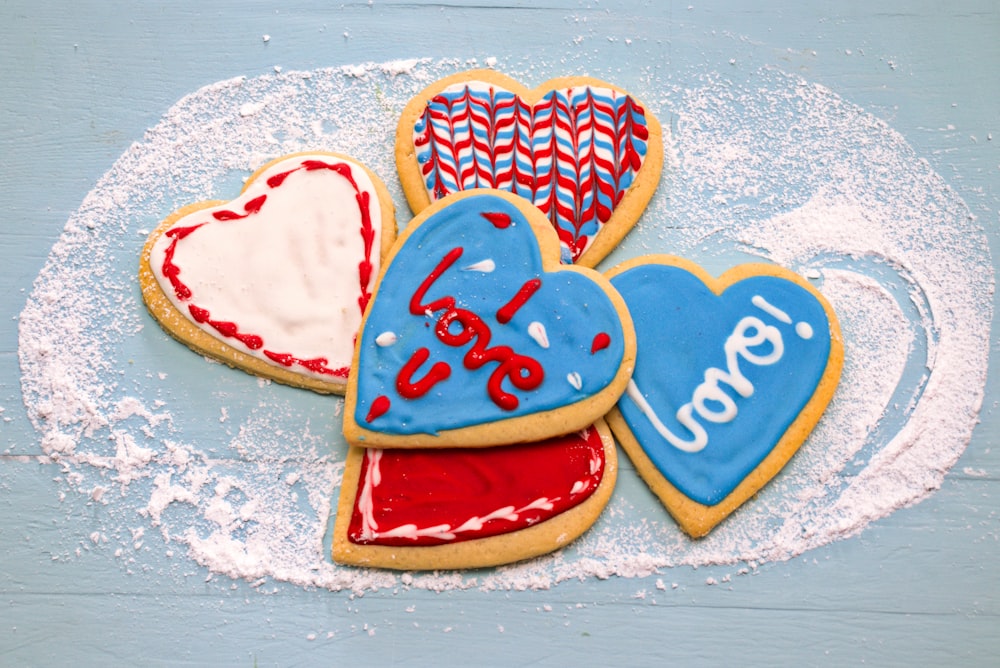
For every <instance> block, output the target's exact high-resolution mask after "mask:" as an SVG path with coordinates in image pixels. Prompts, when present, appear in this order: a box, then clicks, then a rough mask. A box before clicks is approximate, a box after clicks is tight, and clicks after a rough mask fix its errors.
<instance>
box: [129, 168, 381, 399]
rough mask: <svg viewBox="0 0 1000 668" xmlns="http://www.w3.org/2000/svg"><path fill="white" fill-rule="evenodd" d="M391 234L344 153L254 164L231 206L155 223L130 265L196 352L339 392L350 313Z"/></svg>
mask: <svg viewBox="0 0 1000 668" xmlns="http://www.w3.org/2000/svg"><path fill="white" fill-rule="evenodd" d="M394 239H395V219H394V215H393V206H392V200H391V198H390V196H389V193H388V191H387V190H386V188H385V186H384V185H383V184H382V182H381V181H379V179H378V178H377V177H376V176H375V175H374V174H372V173H371V172H370V171H368V170H367V169H366V168H365V167H364V166H362V165H361V164H359V163H357V162H355V161H354V160H351V159H350V158H347V157H344V156H341V155H336V154H333V153H301V154H294V155H289V156H285V157H283V158H279V159H277V160H275V161H273V162H270V163H268V164H266V165H264V166H263V167H262V168H260V169H259V170H257V171H256V172H255V173H254V174H253V175H252V176H251V177H250V179H249V180H248V181H247V183H246V186H245V187H244V189H243V192H242V194H241V195H240V196H239V197H238V198H236V199H234V200H232V201H230V202H218V201H213V202H200V203H197V204H192V205H190V206H186V207H184V208H182V209H180V210H178V211H176V212H174V213H173V214H171V215H170V216H169V217H168V218H167V219H166V220H164V221H163V222H162V223H161V224H160V225H159V226H158V227H157V228H156V229H155V230H154V231H153V232H152V233H151V234H150V235H149V239H148V240H147V242H146V245H145V247H144V248H143V252H142V258H141V260H140V266H139V283H140V286H141V288H142V296H143V299H144V300H145V302H146V306H147V307H148V309H149V311H150V313H151V314H152V315H153V317H154V318H155V319H156V320H157V321H158V322H159V323H160V325H162V326H163V328H164V329H165V330H166V331H167V332H169V333H170V334H171V335H172V336H174V337H176V338H177V339H179V340H180V341H181V342H183V343H185V344H187V345H188V346H190V347H191V348H193V349H194V350H195V351H197V352H199V353H202V354H204V355H207V356H209V357H213V358H215V359H218V360H220V361H222V362H225V363H226V364H228V365H230V366H233V367H236V368H240V369H243V370H244V371H248V372H250V373H252V374H256V375H258V376H262V377H265V378H270V379H273V380H276V381H278V382H281V383H286V384H288V385H295V386H298V387H304V388H308V389H311V390H315V391H317V392H335V393H339V394H343V392H344V388H345V386H346V383H347V375H348V370H349V368H350V364H351V358H352V356H353V351H354V339H355V335H356V333H357V331H358V326H359V325H360V323H361V315H362V313H363V312H364V309H365V307H366V305H367V303H368V301H369V299H370V298H371V293H372V288H373V286H374V284H375V277H376V276H377V275H378V271H379V269H380V268H381V258H382V257H383V255H384V254H385V253H386V252H387V251H388V249H389V247H390V246H391V244H392V242H393V240H394Z"/></svg>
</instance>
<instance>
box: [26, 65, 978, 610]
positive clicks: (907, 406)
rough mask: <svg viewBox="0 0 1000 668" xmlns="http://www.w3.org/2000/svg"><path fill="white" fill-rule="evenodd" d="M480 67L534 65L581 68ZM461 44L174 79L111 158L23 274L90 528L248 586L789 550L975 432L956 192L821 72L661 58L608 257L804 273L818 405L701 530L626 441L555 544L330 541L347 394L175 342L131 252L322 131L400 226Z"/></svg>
mask: <svg viewBox="0 0 1000 668" xmlns="http://www.w3.org/2000/svg"><path fill="white" fill-rule="evenodd" d="M489 64H490V65H495V66H497V67H498V68H499V69H503V70H504V71H505V72H507V73H509V74H511V75H513V76H515V77H517V78H520V79H521V80H522V81H525V82H526V83H529V84H532V85H533V84H536V83H539V82H540V81H542V80H544V79H545V78H549V77H550V76H556V75H558V74H565V73H566V72H552V73H550V74H549V73H547V74H546V75H542V74H541V73H540V72H539V69H538V68H537V67H536V66H535V65H526V64H525V63H524V62H501V61H496V60H491V62H490V63H489ZM472 66H476V63H474V62H460V61H438V62H430V61H423V60H407V61H396V62H391V63H383V64H358V65H351V66H348V67H345V68H340V69H326V70H315V71H310V72H275V73H273V74H269V75H265V76H261V77H255V78H240V79H234V80H230V81H224V82H220V83H217V84H214V85H211V86H208V87H206V88H203V89H201V90H198V91H196V92H194V93H192V94H191V95H189V96H187V97H185V98H184V99H182V100H180V101H179V102H178V103H177V104H176V105H175V106H174V107H173V108H171V109H170V110H169V111H168V112H167V113H166V114H165V115H164V117H163V119H162V120H161V121H160V123H158V124H157V125H156V126H155V127H153V128H151V129H150V130H149V131H148V132H147V133H146V135H145V136H144V137H143V138H142V140H141V141H139V142H137V143H135V144H134V145H133V146H132V147H130V148H129V150H128V151H127V152H126V153H125V154H124V155H123V156H121V158H119V160H118V161H117V162H116V163H115V164H114V165H113V166H112V168H111V169H110V170H109V171H108V173H107V174H105V175H104V176H103V177H102V178H101V179H100V181H99V182H98V183H97V185H96V187H95V188H94V189H93V191H92V192H91V193H90V194H89V195H88V196H87V197H86V199H85V201H84V202H83V203H82V205H81V206H80V208H79V210H78V211H77V212H76V213H75V214H74V215H73V216H72V217H71V219H70V220H69V221H68V222H67V224H66V228H65V230H64V232H63V234H62V236H61V237H60V239H59V240H58V242H57V243H56V245H55V247H54V248H53V249H52V251H51V253H50V255H49V258H48V262H47V263H46V265H45V267H44V268H43V270H42V272H41V274H40V275H39V276H38V279H37V280H36V282H35V284H34V288H33V291H32V293H31V296H30V299H29V301H28V303H27V306H26V307H25V309H24V311H23V312H22V314H21V316H20V339H19V349H18V350H19V355H20V361H21V369H22V389H23V396H24V401H25V404H26V406H27V408H28V413H29V416H30V419H31V420H32V423H33V425H34V426H35V428H36V429H37V431H38V433H39V435H40V442H41V447H42V450H43V452H44V454H45V456H46V457H47V458H49V459H50V460H52V461H54V462H56V463H57V464H59V465H60V466H61V467H62V475H61V476H60V477H59V481H60V482H59V484H60V485H61V486H62V488H61V489H60V491H59V492H58V493H60V494H65V493H67V492H70V491H72V492H76V493H81V494H84V495H87V496H88V497H89V498H90V499H91V500H92V501H93V502H94V503H100V504H102V505H103V506H104V507H105V508H106V510H107V513H106V514H105V516H104V519H103V520H101V521H102V525H101V526H97V527H94V530H93V532H92V533H90V536H91V539H92V540H93V541H94V543H95V544H97V543H108V542H112V543H117V544H120V545H121V547H120V548H118V550H117V551H116V554H117V555H118V556H119V557H120V558H121V559H122V560H123V561H124V562H125V563H127V564H132V563H133V562H135V561H136V560H137V559H140V560H141V559H142V557H140V556H139V552H140V551H141V550H151V549H157V550H162V552H163V554H164V555H166V557H167V558H172V559H175V560H176V559H189V560H193V561H194V562H197V563H198V564H200V565H202V566H203V567H205V568H207V569H208V570H209V572H210V574H218V575H221V576H228V577H232V578H242V579H246V580H248V581H250V582H251V583H253V584H254V586H258V587H260V586H264V584H265V583H267V582H269V581H282V582H289V583H294V584H297V585H301V586H303V587H308V588H316V589H323V590H350V591H364V590H371V589H380V588H386V587H394V586H398V585H400V584H402V585H403V586H406V587H414V588H423V589H429V590H436V591H437V590H444V589H454V588H480V589H529V588H545V587H551V586H553V585H555V584H556V583H558V582H560V581H564V580H568V579H579V578H607V577H610V576H625V577H640V576H647V575H651V574H653V573H656V572H662V570H663V569H665V568H670V567H674V566H679V565H692V566H700V565H709V564H758V563H762V562H765V561H772V560H782V559H788V558H791V557H793V556H796V555H798V554H801V553H803V552H804V551H806V550H810V549H813V548H815V547H818V546H821V545H824V544H826V543H829V542H831V541H833V540H837V539H839V538H842V537H845V536H851V535H854V534H857V533H858V532H860V531H861V530H863V529H864V527H865V526H866V525H867V524H869V523H870V522H871V521H873V520H875V519H878V518H880V517H884V516H885V515H887V514H889V513H891V512H892V511H894V510H895V509H898V508H901V507H904V506H906V505H909V504H912V503H915V502H917V501H919V500H920V499H922V498H924V497H926V496H927V495H928V494H929V493H931V492H932V491H933V490H935V489H936V488H938V487H939V486H940V484H941V481H942V479H943V477H944V475H945V473H946V472H947V471H948V470H949V468H950V467H951V466H952V465H953V464H954V463H955V461H956V460H957V459H958V457H959V455H960V454H961V453H962V451H963V450H964V448H965V446H966V444H967V443H968V441H969V438H970V436H971V432H972V428H973V426H974V424H975V422H976V418H977V412H978V410H979V404H980V402H981V400H982V396H983V387H984V383H985V377H986V376H985V374H986V364H987V358H988V341H989V327H990V322H991V318H992V298H991V295H992V290H993V281H994V277H993V274H992V268H991V267H992V265H991V262H990V259H989V257H988V251H987V250H986V241H985V237H984V234H983V232H982V230H981V229H979V228H978V227H977V225H976V224H975V221H974V220H973V219H972V218H971V216H970V214H969V210H968V208H967V207H966V206H965V204H964V203H963V202H962V201H961V200H960V199H959V198H958V196H957V195H956V194H955V193H954V192H953V191H952V190H951V189H949V188H948V187H947V185H946V184H945V183H944V181H943V180H942V179H941V178H940V177H939V176H938V175H936V174H935V173H934V172H933V170H932V169H931V168H930V166H929V165H928V164H927V163H926V162H924V161H922V160H920V159H919V157H918V156H916V155H914V153H913V151H912V149H910V148H909V147H908V146H907V145H906V143H905V142H904V140H903V139H902V138H901V137H900V136H899V135H898V134H897V133H895V132H894V131H892V130H891V129H890V128H889V127H888V126H887V125H886V124H885V123H884V122H882V121H880V120H878V119H876V118H874V117H873V116H871V115H870V114H867V113H866V112H864V111H863V110H861V109H859V108H857V107H856V106H854V105H851V104H849V103H847V102H845V101H844V100H842V99H840V98H839V97H838V96H837V95H835V94H834V93H833V92H831V91H829V90H827V89H824V88H823V87H821V86H817V85H814V84H810V83H808V82H806V81H804V80H802V79H800V78H798V77H795V76H790V75H787V74H785V73H782V72H780V71H776V70H770V69H762V70H760V71H758V72H756V73H754V78H753V84H752V85H749V84H740V83H735V82H733V81H731V80H728V79H724V78H722V77H719V76H717V75H714V74H712V73H705V72H697V71H690V72H672V73H669V74H668V73H663V72H662V71H660V70H659V69H657V68H651V69H649V70H648V71H647V72H645V74H644V75H643V77H642V78H641V82H633V85H631V86H629V87H631V88H632V89H633V92H635V93H636V94H637V95H638V96H639V97H641V98H642V99H643V100H644V101H645V102H646V103H647V105H649V107H650V109H651V110H652V111H653V112H654V113H656V114H657V115H658V116H659V117H660V118H661V120H662V121H663V122H664V126H665V127H666V128H667V129H668V132H667V133H666V134H667V160H666V162H667V165H666V167H665V169H664V174H663V180H662V183H661V186H660V188H659V190H658V192H657V194H656V196H655V197H654V199H653V201H652V202H651V204H650V207H649V209H648V210H647V212H646V214H645V215H644V216H643V218H642V220H641V222H640V224H639V225H638V226H637V228H636V229H635V230H634V231H633V232H632V233H631V234H630V235H629V236H628V237H627V238H626V240H625V241H624V242H623V244H622V246H621V247H620V248H619V249H617V250H616V251H615V253H614V254H613V255H612V256H611V257H610V258H609V259H608V260H606V261H605V263H604V265H603V266H602V268H604V269H606V268H609V267H610V266H612V265H613V264H615V263H617V262H618V261H620V260H623V259H625V258H628V257H632V256H635V255H638V254H641V253H646V252H669V253H674V254H679V255H684V256H686V257H689V258H691V259H693V260H695V261H697V262H700V263H702V264H704V265H705V266H706V267H709V268H714V267H718V268H719V271H721V270H722V269H724V268H725V267H728V266H731V265H732V264H735V263H737V262H740V261H743V260H745V259H765V260H769V261H773V262H777V263H779V264H782V265H785V266H787V267H789V268H791V269H793V270H795V271H798V272H800V273H802V274H803V275H804V276H806V277H808V278H810V279H811V280H813V281H814V282H815V284H816V285H817V287H818V288H819V289H820V290H821V291H822V292H823V293H824V295H825V296H826V297H827V299H829V301H830V302H831V303H832V305H833V307H834V309H835V310H836V311H837V313H838V315H839V318H840V320H841V325H842V327H843V330H844V337H845V350H846V359H845V366H844V373H843V379H842V381H841V384H840V386H839V388H838V389H837V392H836V394H835V396H834V399H833V401H832V403H831V404H830V407H829V409H828V410H827V412H826V414H825V415H824V417H823V419H822V420H821V421H820V423H819V425H818V427H817V428H816V430H815V431H814V432H813V434H812V435H811V436H810V438H809V439H808V440H807V441H806V443H805V444H804V445H803V447H802V449H801V451H800V452H799V453H798V454H797V455H796V457H795V458H793V460H792V461H791V462H790V464H789V465H788V466H787V467H786V469H785V470H784V471H783V472H782V473H781V474H780V475H779V476H778V477H777V478H776V479H775V480H774V481H773V482H772V484H770V485H769V486H767V487H766V488H765V489H764V490H763V491H762V492H761V493H760V494H759V495H758V496H757V497H755V498H754V499H753V500H752V501H751V502H749V503H748V504H746V506H745V507H744V508H742V509H741V510H740V511H738V512H737V513H736V514H735V515H734V516H733V517H731V518H730V519H729V520H727V521H726V522H724V523H723V524H722V525H720V526H719V527H718V528H716V530H715V531H713V532H712V533H711V534H710V535H709V536H708V537H707V538H705V539H702V540H699V541H692V540H690V539H688V538H686V537H685V536H684V535H683V534H682V533H681V532H680V531H679V530H678V529H677V528H676V526H675V525H674V524H673V523H672V522H671V521H670V519H669V516H668V515H667V514H666V511H665V510H663V508H662V507H661V506H659V505H658V503H656V502H655V500H654V499H652V497H651V495H650V494H649V492H648V490H647V489H646V488H645V486H644V485H643V484H642V482H641V481H639V480H638V478H637V477H636V476H635V473H634V471H632V470H631V468H630V466H629V464H628V462H627V460H624V459H623V461H622V471H621V474H620V476H619V483H618V487H617V489H616V493H615V496H614V497H613V499H612V501H611V503H610V504H609V507H608V509H607V510H606V512H605V513H604V514H603V515H602V516H601V518H600V519H599V520H598V522H597V524H596V525H595V526H594V527H593V529H592V530H591V531H589V532H588V533H587V534H585V535H584V536H583V537H582V538H581V539H580V540H578V541H576V542H575V543H574V544H573V545H571V546H570V547H569V548H567V549H564V550H561V551H560V552H558V553H555V554H552V555H548V556H546V557H542V558H539V559H535V560H532V561H530V562H527V563H522V564H515V565H511V566H507V567H502V568H497V569H491V570H486V571H476V572H474V573H461V572H458V573H423V574H396V573H391V572H384V571H377V570H375V571H370V570H363V569H355V568H349V567H341V566H338V565H335V564H333V563H332V562H331V561H330V558H329V556H328V555H329V543H330V535H329V534H330V526H331V516H332V513H333V512H334V507H335V505H336V498H337V493H338V488H339V483H340V476H341V473H342V468H343V461H344V457H345V454H346V445H345V443H344V441H343V437H342V435H341V434H340V412H341V410H342V407H343V403H342V400H341V399H338V398H332V397H321V396H318V395H314V394H311V393H309V392H304V391H298V390H294V389H290V388H286V387H281V386H278V385H275V384H271V383H267V382H263V381H259V380H257V379H254V378H252V377H250V376H248V375H246V374H242V373H240V372H235V371H232V370H230V369H228V368H226V367H224V366H222V365H219V364H214V363H210V362H209V361H207V360H205V359H202V358H200V357H198V356H197V355H195V354H193V353H191V352H190V351H189V350H188V349H187V348H185V347H184V346H182V345H181V344H178V343H176V342H174V341H173V340H171V339H170V338H169V337H167V336H166V335H165V334H164V333H163V332H162V331H161V330H160V329H159V328H158V327H157V326H156V325H155V324H154V323H153V321H152V320H151V319H150V318H149V317H148V315H147V314H146V312H145V310H144V308H143V306H142V303H141V299H140V296H139V291H138V288H137V283H136V276H135V274H136V267H137V261H138V255H139V251H140V248H141V246H142V244H143V242H144V240H145V237H146V235H147V234H148V233H149V231H150V230H152V229H153V228H154V227H155V226H156V224H157V223H158V222H159V221H160V220H161V219H163V218H164V217H165V216H166V215H168V214H169V213H170V212H171V211H173V210H174V209H176V208H178V207H180V206H182V205H185V204H188V203H191V202H194V201H198V200H203V199H213V198H218V199H227V198H231V197H233V196H235V194H236V193H237V192H238V191H239V187H240V185H241V182H242V180H244V179H245V178H246V177H247V175H249V174H250V172H251V171H252V170H253V169H254V168H256V167H258V166H260V165H261V164H263V163H264V162H266V161H268V160H270V159H272V158H274V157H277V156H280V155H282V154H285V153H291V152H295V151H302V150H310V149H312V150H316V149H319V150H331V151H336V152H339V153H345V154H348V155H351V156H354V157H355V158H357V159H358V160H360V161H362V162H364V163H365V164H366V165H367V166H368V167H369V168H371V169H372V170H373V171H374V172H376V173H377V174H379V175H380V176H381V177H382V179H383V180H384V181H385V182H386V183H387V185H388V187H389V189H390V192H391V194H392V196H393V198H394V200H395V201H396V204H397V212H398V215H399V219H400V223H401V225H402V224H405V221H406V220H407V219H408V214H407V213H406V207H405V204H404V203H403V202H404V199H403V195H402V191H401V189H400V186H399V181H398V179H397V178H396V176H395V165H394V162H393V155H392V150H391V147H392V145H393V142H394V133H395V127H396V119H397V117H398V114H399V112H400V111H401V110H402V108H403V106H404V105H405V104H406V102H407V101H408V100H409V99H410V97H411V96H413V95H414V94H416V93H417V92H418V91H419V90H420V89H421V88H423V87H424V86H425V85H426V84H427V83H429V82H430V81H432V80H435V79H437V78H440V77H441V76H444V75H447V74H450V73H452V72H455V71H458V70H461V69H466V68H468V67H472ZM588 73H589V74H592V75H594V76H603V78H606V79H608V80H615V74H614V73H613V72H607V73H603V72H600V71H595V70H594V69H593V68H590V69H589V71H588ZM930 240H932V242H931V241H930ZM192 379H198V380H197V381H192ZM153 546H155V548H154V547H153ZM657 587H658V588H661V587H665V585H662V583H661V582H660V581H658V582H657Z"/></svg>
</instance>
